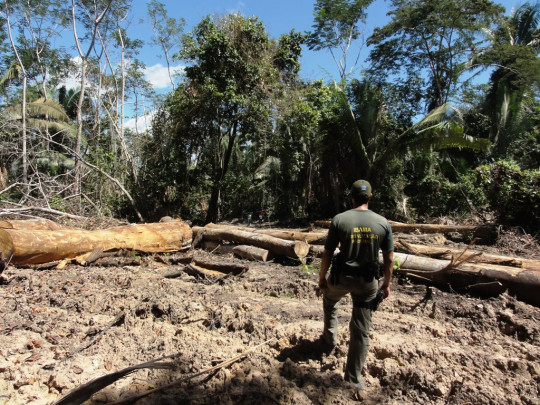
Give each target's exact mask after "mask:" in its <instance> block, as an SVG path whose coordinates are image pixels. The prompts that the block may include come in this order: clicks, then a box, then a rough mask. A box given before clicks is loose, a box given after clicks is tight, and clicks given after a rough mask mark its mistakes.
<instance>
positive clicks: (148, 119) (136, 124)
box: [124, 111, 155, 133]
mask: <svg viewBox="0 0 540 405" xmlns="http://www.w3.org/2000/svg"><path fill="white" fill-rule="evenodd" d="M154 113H155V111H151V112H149V113H147V114H145V115H143V116H142V117H137V119H135V118H132V119H130V120H128V121H126V122H125V123H124V128H126V129H131V130H132V131H136V132H139V133H141V132H144V131H146V130H147V129H149V128H150V127H151V126H152V118H153V117H154Z"/></svg>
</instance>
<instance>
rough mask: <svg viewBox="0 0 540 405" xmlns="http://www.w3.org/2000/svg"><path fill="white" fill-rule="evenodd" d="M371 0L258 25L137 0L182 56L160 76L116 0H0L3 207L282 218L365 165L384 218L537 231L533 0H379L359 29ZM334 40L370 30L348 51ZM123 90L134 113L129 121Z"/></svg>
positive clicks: (340, 197)
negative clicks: (509, 2) (311, 71)
mask: <svg viewBox="0 0 540 405" xmlns="http://www.w3.org/2000/svg"><path fill="white" fill-rule="evenodd" d="M371 3H372V0H361V1H358V0H356V1H353V0H317V1H314V4H313V10H310V11H311V12H312V13H313V26H312V30H311V31H309V32H299V31H296V30H294V29H293V30H291V31H290V32H289V33H287V34H285V35H282V36H281V37H279V38H270V37H269V36H268V34H267V31H266V29H265V24H264V21H261V20H260V19H259V18H257V17H256V16H249V17H247V16H242V15H240V14H239V13H235V14H228V15H220V16H208V17H205V18H203V19H202V20H201V21H200V22H199V23H198V24H196V25H195V28H194V29H193V30H191V31H190V32H186V31H185V30H184V28H185V24H186V22H185V21H184V20H183V19H182V18H181V17H182V16H174V17H171V16H169V15H168V13H167V10H166V8H165V6H164V4H162V3H160V2H159V1H157V0H152V1H150V2H149V3H148V4H147V7H148V9H147V10H148V13H147V15H146V16H145V21H139V22H137V23H139V24H151V26H152V27H153V32H154V36H153V37H152V38H146V39H145V40H146V41H152V43H153V44H154V45H155V47H156V50H157V52H161V53H162V55H163V58H164V60H166V62H167V66H169V67H170V66H171V64H172V63H173V62H178V61H181V62H182V63H183V64H184V66H185V69H184V70H183V71H182V72H181V74H180V75H176V76H175V74H174V72H173V71H172V70H171V71H169V73H170V80H171V86H172V88H173V91H171V92H170V93H169V94H165V95H163V94H159V95H158V94H156V93H155V92H154V91H153V89H152V87H151V85H150V84H149V83H148V82H147V81H145V79H144V68H145V61H144V60H140V59H139V58H138V50H139V49H140V48H141V46H142V45H143V44H144V42H143V39H141V38H136V37H133V36H128V34H127V33H128V26H129V24H134V22H133V20H132V19H130V16H131V14H130V13H131V7H132V4H131V1H128V0H121V1H111V0H77V1H73V2H61V1H58V0H44V1H39V2H37V1H33V0H27V1H11V0H3V1H2V2H1V3H0V4H1V5H0V20H1V22H2V26H3V27H4V29H3V30H2V31H1V32H0V55H1V59H0V63H1V66H0V69H1V72H2V78H1V81H0V112H1V114H0V145H1V146H0V203H1V209H2V211H1V213H2V215H12V214H24V212H25V210H27V209H28V207H34V208H36V207H38V208H41V209H43V210H46V211H49V212H53V213H63V214H64V215H69V216H74V217H77V216H84V217H91V216H113V217H117V218H123V219H127V220H130V221H134V222H142V221H153V220H157V219H159V218H160V217H161V216H163V215H171V216H179V217H181V218H184V219H187V220H190V221H193V223H207V222H216V221H218V220H222V219H232V218H243V219H245V218H247V215H248V214H249V213H252V214H254V215H255V214H256V213H257V212H259V211H261V210H263V211H264V213H265V217H266V219H270V220H279V221H284V222H293V221H302V220H312V219H316V218H329V217H331V216H332V215H334V214H336V213H337V212H340V211H342V210H343V209H345V208H347V201H348V199H347V196H346V195H345V193H346V190H347V188H348V187H349V186H350V184H351V183H352V182H353V181H355V180H356V179H358V178H366V179H368V180H370V181H371V182H372V184H373V186H374V191H375V198H374V201H373V203H372V208H373V209H375V210H376V211H378V212H381V213H382V214H384V215H386V216H388V217H389V218H391V219H393V220H397V221H404V222H413V221H430V220H433V219H434V218H438V219H440V218H451V219H455V220H459V221H479V222H496V223H497V224H500V225H503V226H505V227H509V228H516V229H521V230H524V231H525V232H528V233H531V234H533V235H534V234H537V233H538V230H539V229H540V228H539V227H540V216H539V215H538V213H539V212H540V196H539V194H538V189H539V188H540V187H539V186H540V171H539V162H540V146H539V145H540V142H539V137H540V129H539V123H540V100H539V97H538V96H539V86H538V84H539V80H540V60H539V58H538V52H539V49H540V31H539V18H540V14H539V13H540V5H539V3H538V2H536V3H535V2H526V3H523V4H521V5H519V4H516V7H515V8H514V9H512V10H505V9H504V8H503V7H501V6H500V5H498V4H497V3H495V2H491V1H476V0H475V1H469V2H457V1H453V0H443V1H416V0H415V1H401V0H392V1H391V2H390V14H389V15H390V17H391V18H390V22H389V23H388V24H386V25H384V26H380V27H379V28H377V29H375V31H374V32H373V33H372V34H371V35H369V36H368V37H365V36H364V35H363V32H364V31H363V27H364V25H365V22H366V21H367V20H368V19H369V18H370V16H369V15H368V14H367V13H366V10H367V8H368V6H370V5H371ZM137 23H135V24H137ZM192 23H193V22H192ZM73 32H74V33H75V35H72V34H73ZM129 32H131V31H129ZM59 38H63V41H64V44H65V45H62V46H60V45H57V44H58V43H59ZM352 44H356V45H358V44H360V45H361V46H366V47H368V49H369V50H370V52H369V57H368V58H367V60H366V61H365V63H363V65H362V66H364V67H363V68H362V69H360V68H359V66H360V64H359V63H358V60H357V59H356V58H357V55H356V54H355V53H353V52H352V51H351V49H353V48H352V47H351V45H352ZM307 48H309V49H311V50H317V51H320V52H331V54H332V55H333V56H334V59H335V61H336V64H337V67H338V68H339V72H340V76H339V77H335V78H334V79H333V80H323V79H321V80H307V79H305V78H302V77H300V75H299V72H300V68H301V66H300V56H301V55H302V51H303V50H305V49H307ZM479 77H485V78H486V79H485V80H484V81H483V82H482V80H481V79H479ZM68 78H72V79H73V78H75V79H76V83H77V84H76V85H74V86H73V87H67V86H66V83H68V81H67V79H68ZM70 83H73V80H72V81H70ZM128 109H129V110H130V111H131V112H132V113H134V114H135V115H136V116H137V117H143V116H145V117H148V116H149V115H148V113H149V112H152V115H151V116H152V122H151V125H150V126H145V127H144V128H142V127H138V126H137V125H136V126H135V127H129V128H128V126H126V125H125V124H126V116H127V111H128ZM531 214H532V215H531Z"/></svg>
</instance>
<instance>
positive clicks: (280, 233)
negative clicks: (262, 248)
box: [204, 223, 328, 244]
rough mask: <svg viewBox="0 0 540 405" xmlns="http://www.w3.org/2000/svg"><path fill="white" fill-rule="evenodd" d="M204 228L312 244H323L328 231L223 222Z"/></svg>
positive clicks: (207, 225)
mask: <svg viewBox="0 0 540 405" xmlns="http://www.w3.org/2000/svg"><path fill="white" fill-rule="evenodd" d="M204 227H205V228H214V229H236V230H239V231H244V232H253V233H261V234H263V235H270V236H273V237H275V238H279V239H286V240H300V241H303V242H307V243H312V244H324V241H325V240H326V235H327V234H328V232H298V231H290V230H286V229H262V228H261V229H259V228H255V227H248V226H234V225H225V224H213V223H210V224H206V225H205V226H204Z"/></svg>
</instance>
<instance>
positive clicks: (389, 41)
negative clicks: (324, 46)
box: [368, 0, 504, 111]
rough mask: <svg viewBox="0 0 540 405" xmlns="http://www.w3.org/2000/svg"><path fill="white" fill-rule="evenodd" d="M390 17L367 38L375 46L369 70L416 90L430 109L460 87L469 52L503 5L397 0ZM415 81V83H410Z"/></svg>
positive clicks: (406, 90)
mask: <svg viewBox="0 0 540 405" xmlns="http://www.w3.org/2000/svg"><path fill="white" fill-rule="evenodd" d="M391 5H392V9H391V11H390V12H389V15H390V16H391V17H392V19H391V21H390V23H388V24H387V25H385V26H384V27H382V28H378V29H376V30H375V32H374V33H373V35H372V36H371V37H370V38H368V45H371V46H373V49H372V50H371V52H370V56H369V60H370V62H371V64H372V66H371V68H370V71H371V73H372V74H373V75H374V76H375V77H378V78H379V79H380V80H381V81H386V80H387V77H389V76H390V77H391V78H392V79H394V80H396V81H398V82H399V83H401V84H402V91H403V93H404V94H405V93H410V92H414V93H416V94H417V95H418V97H420V98H422V99H423V100H424V101H425V106H426V109H427V111H431V110H432V109H434V108H436V107H439V106H441V105H443V104H445V103H447V102H448V101H450V97H451V96H452V95H453V94H454V93H455V91H456V89H457V86H458V84H459V79H460V75H461V74H462V73H463V71H464V70H465V68H466V66H465V62H466V61H467V60H468V58H469V55H470V53H471V52H472V51H473V50H474V49H475V48H476V47H478V46H479V41H481V39H480V37H479V35H478V34H479V32H480V30H481V29H483V28H486V27H491V26H492V24H493V22H494V21H495V20H496V19H497V18H500V15H501V14H502V12H503V11H504V9H503V8H502V7H501V6H499V5H496V4H495V3H493V2H492V1H489V0H471V1H457V0H392V1H391ZM412 83H414V84H416V88H411V86H410V84H412Z"/></svg>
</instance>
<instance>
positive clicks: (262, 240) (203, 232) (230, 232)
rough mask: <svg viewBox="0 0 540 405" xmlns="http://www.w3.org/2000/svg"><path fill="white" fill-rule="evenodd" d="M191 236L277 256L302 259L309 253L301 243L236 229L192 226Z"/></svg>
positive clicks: (307, 248) (307, 247) (305, 245)
mask: <svg viewBox="0 0 540 405" xmlns="http://www.w3.org/2000/svg"><path fill="white" fill-rule="evenodd" d="M192 229H193V236H194V237H195V238H197V239H198V238H199V237H201V236H202V238H203V239H207V240H223V241H229V242H236V243H239V244H243V245H252V246H257V247H260V248H263V249H267V250H269V251H270V252H272V253H273V254H275V255H277V256H287V257H293V258H297V257H298V258H304V257H306V256H307V255H308V253H309V245H308V244H307V243H306V242H302V241H291V240H285V239H279V238H275V237H273V236H270V235H264V234H258V233H254V232H245V231H240V230H237V229H226V228H225V229H216V228H205V227H200V226H194V227H193V228H192Z"/></svg>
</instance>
